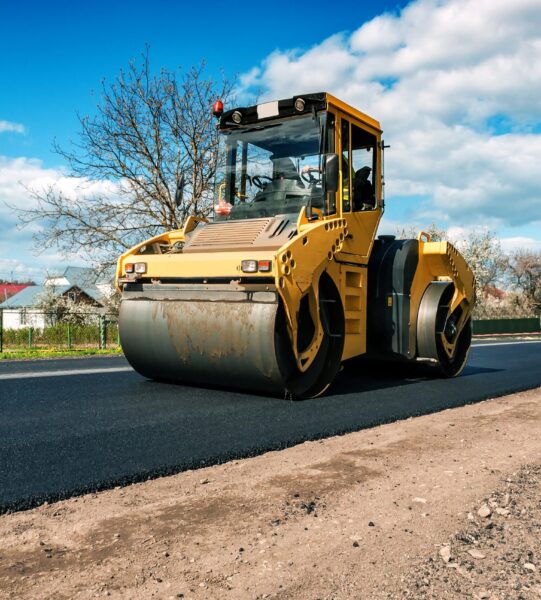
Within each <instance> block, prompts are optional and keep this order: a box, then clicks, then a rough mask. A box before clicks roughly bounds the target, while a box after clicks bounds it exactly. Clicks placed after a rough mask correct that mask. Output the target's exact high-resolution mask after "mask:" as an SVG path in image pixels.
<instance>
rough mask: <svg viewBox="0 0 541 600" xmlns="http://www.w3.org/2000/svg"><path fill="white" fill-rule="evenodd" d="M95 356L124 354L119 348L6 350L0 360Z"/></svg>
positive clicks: (1, 353) (0, 353)
mask: <svg viewBox="0 0 541 600" xmlns="http://www.w3.org/2000/svg"><path fill="white" fill-rule="evenodd" d="M94 354H122V349H121V348H119V347H115V348H107V349H106V350H98V349H97V348H84V349H81V350H57V349H55V348H35V349H28V350H6V351H5V352H0V360H9V359H17V358H58V357H62V356H68V357H69V356H71V357H76V356H92V355H94Z"/></svg>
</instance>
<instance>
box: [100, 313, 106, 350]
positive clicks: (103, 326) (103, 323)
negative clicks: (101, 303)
mask: <svg viewBox="0 0 541 600" xmlns="http://www.w3.org/2000/svg"><path fill="white" fill-rule="evenodd" d="M106 345H107V324H106V320H105V317H104V316H103V315H100V350H105V347H106Z"/></svg>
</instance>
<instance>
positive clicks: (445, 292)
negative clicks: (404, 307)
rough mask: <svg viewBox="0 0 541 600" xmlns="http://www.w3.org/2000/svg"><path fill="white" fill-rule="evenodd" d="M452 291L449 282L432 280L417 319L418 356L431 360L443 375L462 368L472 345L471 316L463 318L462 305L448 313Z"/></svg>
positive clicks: (457, 373) (453, 289) (458, 372)
mask: <svg viewBox="0 0 541 600" xmlns="http://www.w3.org/2000/svg"><path fill="white" fill-rule="evenodd" d="M454 291H455V288H454V285H453V284H452V283H451V282H448V281H434V282H432V283H431V284H430V285H429V286H428V287H427V289H426V291H425V293H424V295H423V298H422V300H421V305H420V307H419V316H418V320H417V351H418V356H419V357H420V358H428V359H432V360H434V361H435V363H436V366H435V368H436V370H437V372H438V373H439V374H440V375H441V376H442V377H456V376H457V375H459V374H460V373H461V372H462V370H463V369H464V366H465V365H466V361H467V360H468V354H469V351H470V346H471V338H472V328H471V318H469V317H468V318H467V319H464V317H463V309H462V307H461V306H459V307H458V308H456V309H455V310H454V311H453V312H452V313H451V300H452V298H453V295H454Z"/></svg>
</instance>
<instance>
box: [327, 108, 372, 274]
mask: <svg viewBox="0 0 541 600" xmlns="http://www.w3.org/2000/svg"><path fill="white" fill-rule="evenodd" d="M337 133H338V135H337V138H338V140H337V141H338V153H339V154H340V157H341V158H340V163H341V180H340V187H339V202H341V206H342V215H343V216H344V217H345V218H346V219H347V221H348V230H349V234H348V236H347V238H346V241H345V243H344V246H343V248H342V252H340V254H339V255H338V256H337V258H338V260H343V261H348V262H354V263H360V264H366V263H367V262H368V258H369V256H370V251H371V249H372V243H373V240H374V236H375V234H376V230H377V227H378V224H379V220H380V218H381V214H382V204H383V203H382V196H381V164H380V160H379V147H380V140H381V135H380V132H379V131H377V130H375V129H373V128H372V127H370V126H369V125H367V124H365V123H362V122H360V121H357V120H354V119H352V118H351V117H349V116H348V115H346V114H345V113H340V114H339V118H338V124H337Z"/></svg>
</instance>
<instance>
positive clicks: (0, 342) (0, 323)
mask: <svg viewBox="0 0 541 600" xmlns="http://www.w3.org/2000/svg"><path fill="white" fill-rule="evenodd" d="M3 351H4V309H3V308H0V352H3Z"/></svg>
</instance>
